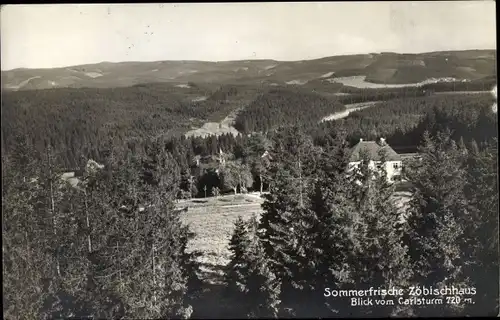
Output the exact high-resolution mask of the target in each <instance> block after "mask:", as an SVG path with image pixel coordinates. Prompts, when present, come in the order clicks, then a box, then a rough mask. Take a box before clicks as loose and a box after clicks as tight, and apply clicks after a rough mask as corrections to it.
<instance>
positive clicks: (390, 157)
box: [348, 138, 402, 182]
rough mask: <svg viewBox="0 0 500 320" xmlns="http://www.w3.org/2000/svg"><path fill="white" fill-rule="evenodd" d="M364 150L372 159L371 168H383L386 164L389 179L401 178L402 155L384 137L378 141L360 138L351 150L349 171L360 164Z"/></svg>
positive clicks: (396, 179) (392, 180)
mask: <svg viewBox="0 0 500 320" xmlns="http://www.w3.org/2000/svg"><path fill="white" fill-rule="evenodd" d="M363 152H366V154H367V155H368V158H369V159H370V162H369V164H368V166H369V167H370V168H371V169H373V170H378V169H382V165H384V166H385V171H386V173H387V179H388V180H389V181H390V182H394V181H398V180H399V179H400V178H401V170H402V159H401V156H400V155H399V154H397V153H396V151H394V149H392V148H391V146H389V145H388V144H387V143H386V142H385V139H384V138H380V139H379V140H378V141H363V139H360V140H359V142H358V143H357V144H356V145H355V146H354V147H353V148H352V150H351V154H350V157H349V166H348V172H349V171H352V170H353V169H354V168H356V167H358V166H359V165H360V163H361V160H362V154H363ZM383 155H384V156H385V162H383V159H382V157H383Z"/></svg>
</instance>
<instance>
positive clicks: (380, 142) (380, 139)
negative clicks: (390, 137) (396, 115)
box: [378, 138, 386, 146]
mask: <svg viewBox="0 0 500 320" xmlns="http://www.w3.org/2000/svg"><path fill="white" fill-rule="evenodd" d="M378 144H379V145H380V146H385V145H386V142H385V138H379V139H378Z"/></svg>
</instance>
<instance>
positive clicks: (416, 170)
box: [406, 130, 471, 316]
mask: <svg viewBox="0 0 500 320" xmlns="http://www.w3.org/2000/svg"><path fill="white" fill-rule="evenodd" d="M420 155H421V160H420V161H418V160H417V161H414V163H413V164H412V165H411V166H410V168H409V170H406V173H407V175H408V179H409V181H410V182H411V183H412V184H413V186H414V196H413V198H412V200H411V201H410V209H409V217H408V223H409V227H410V229H409V233H408V237H407V242H406V244H407V245H408V247H409V249H410V257H411V264H412V267H413V270H414V277H413V281H414V282H415V283H418V284H420V285H421V286H423V285H426V286H433V287H434V288H442V287H444V286H448V287H450V288H451V286H455V287H466V286H468V285H471V284H470V283H468V282H467V279H466V275H465V274H464V266H465V265H466V264H467V263H468V262H470V261H466V259H465V258H466V257H465V256H464V255H463V253H462V250H461V249H462V246H461V244H462V243H463V242H464V241H465V238H464V225H463V221H464V219H465V217H467V216H468V215H469V214H470V207H469V204H468V201H467V199H466V197H465V194H464V188H465V185H466V171H465V167H464V162H465V158H464V152H463V150H460V149H459V148H458V146H457V144H456V143H455V141H453V140H452V139H451V134H450V132H449V131H447V130H445V131H441V132H438V133H437V135H436V136H435V137H431V136H430V135H429V134H428V133H426V134H424V141H423V147H421V149H420ZM459 312H461V308H460V306H456V307H455V306H450V305H447V306H446V308H443V306H439V309H438V308H437V307H435V306H424V307H420V308H416V314H417V315H423V316H425V315H436V314H439V315H452V314H457V313H459Z"/></svg>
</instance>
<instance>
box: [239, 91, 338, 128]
mask: <svg viewBox="0 0 500 320" xmlns="http://www.w3.org/2000/svg"><path fill="white" fill-rule="evenodd" d="M343 110H345V107H344V106H343V105H342V104H340V103H338V102H337V101H335V100H332V99H327V98H324V97H322V96H320V95H317V94H315V93H307V92H304V91H301V90H298V89H296V90H293V91H292V90H290V89H271V90H269V91H268V92H267V93H264V94H263V95H261V96H259V97H258V98H257V99H256V100H255V101H253V102H252V103H251V104H250V105H248V106H247V107H246V108H245V109H244V110H243V111H241V112H240V113H239V114H238V116H237V117H236V123H235V127H236V129H238V131H240V132H243V133H251V132H255V131H270V130H273V129H276V128H277V127H279V126H283V125H287V124H301V125H304V126H311V125H314V124H315V123H317V122H318V121H319V120H321V119H322V118H323V117H324V116H327V115H329V114H331V113H334V112H339V111H343Z"/></svg>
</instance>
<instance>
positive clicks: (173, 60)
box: [1, 48, 496, 72]
mask: <svg viewBox="0 0 500 320" xmlns="http://www.w3.org/2000/svg"><path fill="white" fill-rule="evenodd" d="M464 51H496V48H489V49H485V48H483V49H479V48H476V49H455V50H453V49H450V50H437V51H423V52H396V51H379V52H365V53H350V54H338V55H329V56H323V57H320V58H312V59H298V60H277V59H272V58H267V59H266V58H262V59H234V60H196V59H195V60H193V59H189V60H181V59H170V60H142V61H141V60H121V61H107V60H104V61H99V62H90V63H82V64H72V65H66V66H60V67H37V68H26V67H18V68H12V69H6V70H3V69H2V70H1V72H8V71H15V70H40V69H41V70H52V69H65V68H74V67H81V66H88V65H98V64H104V63H109V64H118V63H148V62H205V63H219V62H221V63H224V62H240V61H241V62H242V61H274V62H300V61H314V60H321V59H326V58H332V57H345V56H359V55H370V54H386V53H394V54H400V55H404V54H411V55H419V54H429V53H443V52H464Z"/></svg>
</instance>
